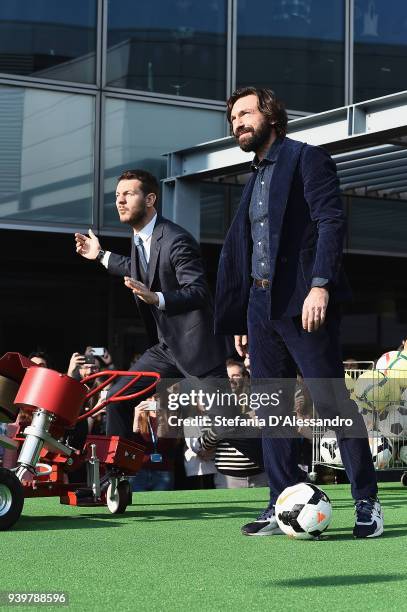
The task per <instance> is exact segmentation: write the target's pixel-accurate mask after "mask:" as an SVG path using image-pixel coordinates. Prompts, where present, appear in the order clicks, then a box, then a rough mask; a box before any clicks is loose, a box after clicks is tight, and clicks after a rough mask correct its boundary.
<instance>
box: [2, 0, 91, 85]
mask: <svg viewBox="0 0 407 612" xmlns="http://www.w3.org/2000/svg"><path fill="white" fill-rule="evenodd" d="M95 49H96V0H69V2H62V1H55V0H1V2H0V72H6V73H8V74H18V75H31V76H36V77H42V78H44V79H56V80H62V81H74V82H79V83H93V82H95Z"/></svg>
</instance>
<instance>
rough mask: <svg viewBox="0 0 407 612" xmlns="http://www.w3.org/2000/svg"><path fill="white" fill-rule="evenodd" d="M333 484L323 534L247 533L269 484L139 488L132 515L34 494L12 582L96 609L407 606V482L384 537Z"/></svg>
mask: <svg viewBox="0 0 407 612" xmlns="http://www.w3.org/2000/svg"><path fill="white" fill-rule="evenodd" d="M324 490H325V491H326V492H327V493H328V495H329V496H330V498H331V500H332V502H333V507H334V514H333V522H332V524H331V526H330V528H329V530H328V532H327V535H329V537H328V538H327V539H326V540H323V541H294V540H290V539H288V538H287V537H285V536H270V537H261V538H260V537H252V538H250V537H244V536H242V535H241V534H240V526H241V525H242V524H243V523H245V522H247V521H248V520H249V519H251V518H252V517H253V516H254V515H255V514H256V513H257V512H258V511H259V510H261V509H263V508H264V507H265V506H266V504H267V490H266V489H249V490H247V489H239V490H209V491H171V492H162V493H138V494H134V495H133V505H132V506H131V507H129V508H128V509H127V512H126V513H125V514H123V515H120V516H113V515H111V514H109V513H108V511H107V509H105V508H95V509H92V510H90V509H89V508H73V507H68V506H61V505H59V501H58V499H56V498H51V499H31V500H27V501H26V503H25V506H24V510H23V515H22V516H21V518H20V519H19V521H18V523H17V524H16V525H15V527H14V529H13V530H10V531H7V532H2V533H0V543H1V544H0V559H1V561H0V563H1V571H0V590H3V591H8V590H17V591H29V592H33V591H41V592H55V591H65V592H67V593H68V595H69V599H70V603H69V609H72V610H86V611H87V610H106V611H107V610H114V611H115V610H120V611H121V610H141V611H148V612H151V611H153V612H154V611H156V610H166V611H172V610H174V611H175V610H177V611H180V610H181V611H185V610H211V611H212V610H215V611H217V610H234V611H240V610H264V611H266V610H279V611H283V610H296V611H302V610H313V611H315V610H322V609H325V608H327V609H329V610H334V611H336V610H352V609H354V610H357V611H364V610H382V609H383V610H384V609H386V610H398V611H401V610H407V598H406V593H407V573H406V569H405V568H406V567H407V561H406V559H407V489H405V488H403V487H402V486H401V485H400V484H398V483H386V484H382V485H381V487H380V496H381V501H382V503H383V506H384V514H385V524H386V528H385V529H386V530H385V534H384V535H383V536H382V537H381V538H377V539H373V540H354V539H353V538H352V535H351V530H352V526H353V505H352V503H351V499H350V494H349V487H348V486H346V485H337V486H332V485H331V486H324ZM24 608H25V609H31V607H30V608H28V607H27V606H25V607H24ZM41 608H42V609H50V608H49V607H47V608H46V607H45V606H41ZM36 609H38V608H36ZM52 609H57V608H56V607H53V608H52ZM65 609H66V608H65Z"/></svg>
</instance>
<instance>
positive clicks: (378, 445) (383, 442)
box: [369, 431, 393, 470]
mask: <svg viewBox="0 0 407 612" xmlns="http://www.w3.org/2000/svg"><path fill="white" fill-rule="evenodd" d="M369 446H370V452H371V453H372V459H373V465H374V466H375V468H378V469H379V470H382V469H384V468H387V467H389V465H390V461H391V460H392V458H393V445H392V443H391V442H390V440H388V439H387V438H385V437H384V436H381V435H380V433H379V432H378V431H372V432H371V433H370V434H369Z"/></svg>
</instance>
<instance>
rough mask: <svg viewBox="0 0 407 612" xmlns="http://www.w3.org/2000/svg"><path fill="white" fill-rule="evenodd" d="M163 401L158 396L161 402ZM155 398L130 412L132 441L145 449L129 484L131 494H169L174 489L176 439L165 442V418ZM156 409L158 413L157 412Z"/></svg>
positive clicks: (162, 409) (161, 407)
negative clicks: (139, 468)
mask: <svg viewBox="0 0 407 612" xmlns="http://www.w3.org/2000/svg"><path fill="white" fill-rule="evenodd" d="M162 401H163V397H162V395H161V402H162ZM159 403H160V398H159V397H158V395H155V396H153V397H151V398H149V399H147V400H144V401H142V402H140V403H139V404H138V406H136V408H135V410H134V423H133V431H134V433H135V434H136V437H135V441H136V442H138V443H139V444H141V445H143V446H144V447H145V451H144V460H143V467H142V469H141V470H139V471H138V472H137V474H136V475H135V476H130V477H129V481H130V485H131V488H132V491H133V492H135V491H169V490H172V489H173V488H174V466H175V449H176V446H177V445H178V442H179V441H178V439H174V438H166V437H165V434H166V433H168V421H167V419H168V414H167V409H166V408H165V407H164V406H162V405H161V406H160V405H159ZM157 408H159V410H157Z"/></svg>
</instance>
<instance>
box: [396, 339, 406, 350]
mask: <svg viewBox="0 0 407 612" xmlns="http://www.w3.org/2000/svg"><path fill="white" fill-rule="evenodd" d="M397 350H398V351H407V339H404V340H402V341H401V344H400V346H399V347H398V349H397Z"/></svg>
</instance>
